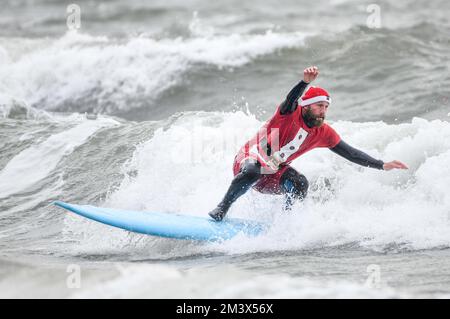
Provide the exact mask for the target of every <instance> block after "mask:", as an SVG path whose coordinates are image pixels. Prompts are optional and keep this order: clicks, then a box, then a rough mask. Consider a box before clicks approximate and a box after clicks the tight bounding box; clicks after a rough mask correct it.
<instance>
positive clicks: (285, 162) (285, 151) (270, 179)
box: [209, 66, 408, 221]
mask: <svg viewBox="0 0 450 319" xmlns="http://www.w3.org/2000/svg"><path fill="white" fill-rule="evenodd" d="M318 75H319V70H318V68H317V67H315V66H313V67H309V68H307V69H305V70H304V71H303V80H302V81H300V82H299V83H298V84H297V85H296V86H295V87H294V88H293V89H292V90H291V91H290V92H289V94H288V95H287V97H286V99H285V100H284V101H283V102H282V103H281V104H280V105H279V107H278V108H277V110H276V112H275V114H274V115H273V116H272V118H270V119H269V120H268V121H267V122H266V123H265V124H264V126H263V127H262V128H261V129H260V131H259V132H258V134H257V135H256V136H255V137H253V138H252V139H251V140H249V141H248V142H247V143H246V144H245V145H244V146H243V147H242V148H241V149H240V150H239V152H238V154H237V155H236V157H235V160H234V165H233V173H234V179H233V181H232V182H231V185H230V187H229V188H228V191H227V192H226V194H225V196H224V198H223V199H222V201H221V202H220V203H219V204H218V205H217V207H216V208H215V209H214V210H212V211H211V212H209V215H210V216H211V217H212V218H213V219H214V220H216V221H221V220H222V219H223V218H224V217H225V215H226V213H227V212H228V210H229V209H230V207H231V204H233V203H234V202H235V201H236V200H237V199H238V198H239V197H240V196H242V195H243V194H244V193H245V192H246V191H247V190H249V189H250V187H252V186H253V188H254V189H256V190H257V191H259V192H261V193H268V194H284V195H285V198H286V206H285V207H286V208H287V209H289V208H290V206H291V205H292V203H293V200H296V199H297V200H302V199H304V198H305V197H306V194H307V191H308V185H309V184H308V180H307V179H306V177H305V176H304V175H303V174H300V173H299V172H298V171H297V170H295V169H294V168H292V167H291V166H290V165H289V164H290V163H291V162H292V161H293V160H294V159H296V158H297V157H299V156H300V155H302V154H304V153H306V152H308V151H310V150H312V149H314V148H317V147H327V148H329V149H330V150H332V151H333V152H335V153H336V154H338V155H340V156H342V157H344V158H346V159H348V160H350V161H352V162H354V163H356V164H359V165H362V166H365V167H372V168H376V169H380V170H386V171H389V170H391V169H407V168H408V167H407V166H406V165H405V164H403V163H402V162H400V161H391V162H387V163H385V162H383V161H381V160H377V159H374V158H373V157H371V156H369V155H368V154H366V153H364V152H362V151H360V150H358V149H355V148H353V147H352V146H350V145H348V144H347V143H346V142H344V141H343V140H342V139H341V138H340V136H339V135H338V134H337V133H336V131H335V130H334V129H333V128H332V127H331V126H329V125H328V124H327V123H325V122H324V121H325V115H326V113H327V110H328V106H329V105H330V104H331V97H330V95H329V94H328V92H327V91H326V90H324V89H322V88H320V87H310V88H309V89H308V90H307V91H306V93H305V94H304V95H303V96H302V94H303V92H304V91H305V89H306V87H307V86H308V84H309V83H311V82H312V81H314V80H315V79H316V78H317V76H318ZM300 97H301V101H300V103H298V100H299V98H300Z"/></svg>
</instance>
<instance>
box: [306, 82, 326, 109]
mask: <svg viewBox="0 0 450 319" xmlns="http://www.w3.org/2000/svg"><path fill="white" fill-rule="evenodd" d="M318 102H328V104H331V98H330V94H328V92H327V91H325V90H324V89H322V88H320V87H315V86H311V87H310V88H309V89H308V90H307V91H306V93H305V94H304V95H303V96H302V101H301V102H300V105H301V106H307V105H310V104H313V103H318Z"/></svg>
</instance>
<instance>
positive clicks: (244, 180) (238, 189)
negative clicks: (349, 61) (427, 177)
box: [209, 81, 384, 221]
mask: <svg viewBox="0 0 450 319" xmlns="http://www.w3.org/2000/svg"><path fill="white" fill-rule="evenodd" d="M307 86H308V83H305V82H304V81H300V82H299V83H298V84H297V85H296V86H295V87H294V88H293V89H292V90H291V91H290V92H289V94H288V95H287V97H286V99H285V100H284V101H283V102H282V103H281V105H280V113H281V114H290V113H292V112H294V111H295V110H296V109H297V107H298V99H299V98H300V96H301V95H302V94H303V92H304V90H305V89H306V87H307ZM305 122H306V121H305ZM306 124H307V125H308V123H307V122H306ZM308 126H309V125H308ZM310 127H311V126H310ZM330 150H332V151H333V152H334V153H336V154H338V155H340V156H342V157H344V158H346V159H348V160H349V161H351V162H353V163H356V164H359V165H362V166H366V167H372V168H376V169H383V165H384V162H383V161H381V160H377V159H375V158H373V157H371V156H370V155H368V154H366V153H364V152H362V151H360V150H358V149H356V148H354V147H352V146H350V145H348V144H347V143H346V142H344V141H343V140H341V141H340V142H339V143H338V144H337V145H336V146H335V147H333V148H330ZM261 176H262V174H261V164H260V163H259V162H257V161H252V160H249V161H246V162H245V163H244V164H243V165H242V166H241V169H240V170H239V173H238V174H237V175H236V176H235V177H234V179H233V181H232V182H231V185H230V187H229V189H228V191H227V193H226V194H225V196H224V198H223V199H222V201H221V202H220V203H219V205H218V206H217V207H216V208H215V209H214V210H213V211H211V212H210V213H209V215H210V216H211V217H212V218H214V219H215V220H217V221H220V220H222V219H223V217H224V216H225V215H226V213H227V211H228V209H229V208H230V206H231V204H232V203H233V202H234V201H236V199H238V198H239V197H240V196H242V195H243V194H244V193H245V192H247V190H248V189H249V188H250V187H251V186H252V185H254V184H255V183H256V182H257V181H258V179H259V178H260V177H261ZM280 186H281V187H280V188H281V190H282V191H283V193H284V194H285V195H286V206H285V207H286V208H287V209H289V208H290V206H291V205H292V203H293V200H294V199H300V200H301V199H304V198H305V197H306V194H307V192H308V186H309V183H308V180H307V179H306V177H305V176H304V175H303V174H300V173H299V172H297V171H296V170H295V169H293V168H292V167H289V168H288V169H287V170H286V171H285V172H284V173H283V175H282V176H281V178H280Z"/></svg>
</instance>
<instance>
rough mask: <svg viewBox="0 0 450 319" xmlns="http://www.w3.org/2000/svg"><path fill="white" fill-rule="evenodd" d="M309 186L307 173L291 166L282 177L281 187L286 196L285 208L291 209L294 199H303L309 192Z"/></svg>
mask: <svg viewBox="0 0 450 319" xmlns="http://www.w3.org/2000/svg"><path fill="white" fill-rule="evenodd" d="M308 187H309V183H308V180H307V179H306V177H305V175H303V174H300V173H299V172H297V171H296V170H295V169H293V168H292V167H289V168H288V169H287V170H286V171H285V172H284V173H283V175H282V176H281V178H280V188H281V190H282V191H283V193H284V194H285V197H286V202H285V206H284V209H285V210H290V209H291V208H292V205H293V203H294V200H303V199H304V198H305V197H306V195H307V193H308Z"/></svg>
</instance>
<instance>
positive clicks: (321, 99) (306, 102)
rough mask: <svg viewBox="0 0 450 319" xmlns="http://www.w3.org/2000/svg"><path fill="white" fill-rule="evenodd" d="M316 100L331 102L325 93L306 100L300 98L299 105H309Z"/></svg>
mask: <svg viewBox="0 0 450 319" xmlns="http://www.w3.org/2000/svg"><path fill="white" fill-rule="evenodd" d="M317 102H328V103H329V104H331V97H329V96H326V95H319V96H315V97H312V98H310V99H307V100H302V101H301V102H300V105H301V106H306V105H310V104H313V103H317Z"/></svg>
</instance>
